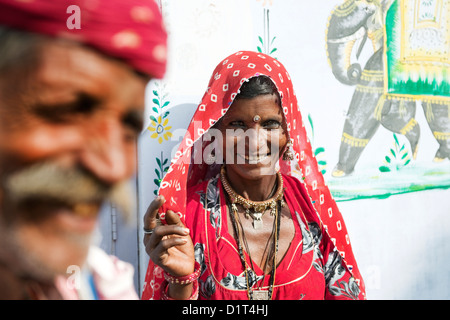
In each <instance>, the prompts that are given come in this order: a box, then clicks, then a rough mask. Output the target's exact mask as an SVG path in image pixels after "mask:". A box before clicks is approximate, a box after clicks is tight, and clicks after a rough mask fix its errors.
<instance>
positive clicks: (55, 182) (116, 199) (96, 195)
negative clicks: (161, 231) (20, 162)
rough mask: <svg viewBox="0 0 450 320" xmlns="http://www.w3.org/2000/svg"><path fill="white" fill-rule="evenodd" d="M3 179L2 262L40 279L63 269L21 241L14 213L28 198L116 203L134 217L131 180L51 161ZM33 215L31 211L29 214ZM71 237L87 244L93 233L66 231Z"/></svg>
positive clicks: (0, 206) (0, 215)
mask: <svg viewBox="0 0 450 320" xmlns="http://www.w3.org/2000/svg"><path fill="white" fill-rule="evenodd" d="M2 182H3V186H2V189H3V203H0V262H1V263H7V264H8V265H11V263H12V265H11V267H12V268H15V269H16V271H17V273H18V274H22V273H23V274H27V276H31V277H34V278H37V279H52V278H53V277H54V276H55V273H60V272H61V271H62V270H55V269H52V268H51V266H48V265H46V264H45V261H41V259H40V257H38V256H36V254H34V253H33V252H30V250H29V249H28V248H27V246H26V244H23V243H21V242H20V241H19V240H18V239H19V235H17V222H16V218H15V217H14V216H13V215H14V214H19V211H20V210H22V209H20V207H21V205H22V204H23V203H26V202H27V201H30V200H31V201H38V202H39V201H40V200H42V201H50V202H56V203H62V204H67V205H68V206H70V205H75V204H77V203H106V202H110V203H111V204H114V205H115V206H116V207H117V208H118V209H119V210H120V211H121V212H122V214H123V216H124V218H125V221H127V222H129V223H131V222H132V220H133V214H132V213H133V211H134V201H133V191H132V188H131V185H130V183H129V182H123V183H119V184H117V185H114V186H107V185H105V184H102V183H101V182H99V181H98V180H97V179H95V178H94V177H93V176H91V175H90V174H88V173H87V172H85V171H84V170H82V169H77V168H75V169H74V168H69V169H68V168H62V167H61V166H59V165H56V164H54V163H51V162H45V163H39V164H36V165H32V166H30V167H27V168H25V169H23V170H20V171H17V172H14V173H12V174H9V175H7V177H6V178H5V179H4V180H3V181H2ZM27 216H28V217H31V216H32V214H31V215H30V214H27ZM65 236H67V237H70V241H72V242H74V243H76V244H77V245H79V246H86V247H88V246H89V245H90V244H91V241H92V239H91V237H90V236H87V235H82V236H81V235H77V234H67V235H65Z"/></svg>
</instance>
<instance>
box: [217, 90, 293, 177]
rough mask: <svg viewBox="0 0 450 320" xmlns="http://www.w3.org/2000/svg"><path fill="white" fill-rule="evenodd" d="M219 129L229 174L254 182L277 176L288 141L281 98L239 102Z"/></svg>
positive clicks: (232, 107) (273, 96)
mask: <svg viewBox="0 0 450 320" xmlns="http://www.w3.org/2000/svg"><path fill="white" fill-rule="evenodd" d="M219 129H220V130H221V132H222V135H223V142H224V144H223V157H224V163H226V166H227V171H228V172H230V171H234V172H235V173H236V174H238V175H239V176H241V177H242V178H245V179H250V180H254V179H258V178H260V177H261V175H273V174H274V173H275V166H276V164H277V162H278V160H279V158H280V153H281V152H282V151H283V150H284V148H285V146H286V143H287V139H288V138H287V134H286V125H285V121H284V116H283V113H282V110H281V107H280V102H279V99H278V96H277V95H275V94H265V95H260V96H257V97H255V98H250V99H236V100H235V101H234V102H233V104H232V105H231V107H230V109H229V110H228V111H227V113H226V114H225V115H224V116H223V118H222V119H221V122H220V125H219Z"/></svg>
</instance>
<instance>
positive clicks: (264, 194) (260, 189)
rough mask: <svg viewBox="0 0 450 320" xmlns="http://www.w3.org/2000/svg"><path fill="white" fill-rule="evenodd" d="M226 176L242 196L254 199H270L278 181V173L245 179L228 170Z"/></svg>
mask: <svg viewBox="0 0 450 320" xmlns="http://www.w3.org/2000/svg"><path fill="white" fill-rule="evenodd" d="M226 178H227V180H228V183H229V184H230V186H231V187H232V188H233V189H234V191H235V192H236V193H237V194H239V195H241V196H242V197H244V198H246V199H249V200H252V201H264V200H267V199H269V198H270V197H271V196H272V195H273V193H274V191H275V189H276V183H277V175H276V174H273V175H261V176H260V177H258V178H257V179H252V180H248V179H244V178H242V177H241V176H239V175H238V174H236V173H235V172H233V171H226Z"/></svg>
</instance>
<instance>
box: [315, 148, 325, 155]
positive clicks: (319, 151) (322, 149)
mask: <svg viewBox="0 0 450 320" xmlns="http://www.w3.org/2000/svg"><path fill="white" fill-rule="evenodd" d="M324 151H325V149H324V148H323V147H318V148H316V150H314V155H315V156H317V155H318V154H319V153H322V152H324Z"/></svg>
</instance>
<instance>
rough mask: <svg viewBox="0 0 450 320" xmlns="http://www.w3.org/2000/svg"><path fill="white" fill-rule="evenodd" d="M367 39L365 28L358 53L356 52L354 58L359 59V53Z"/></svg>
mask: <svg viewBox="0 0 450 320" xmlns="http://www.w3.org/2000/svg"><path fill="white" fill-rule="evenodd" d="M360 30H361V29H360ZM367 37H368V32H367V28H364V37H363V39H362V41H361V44H360V45H359V48H358V51H357V52H356V58H357V59H359V56H360V55H361V51H362V49H363V48H364V45H365V44H366V41H367Z"/></svg>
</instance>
